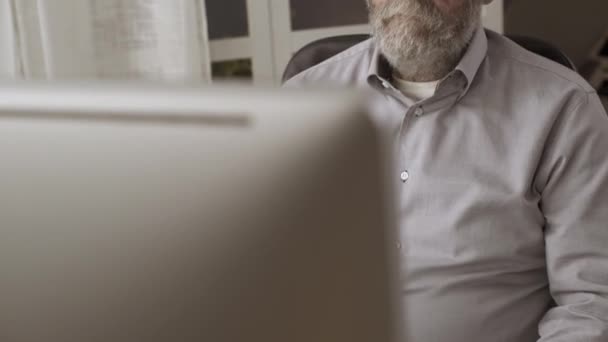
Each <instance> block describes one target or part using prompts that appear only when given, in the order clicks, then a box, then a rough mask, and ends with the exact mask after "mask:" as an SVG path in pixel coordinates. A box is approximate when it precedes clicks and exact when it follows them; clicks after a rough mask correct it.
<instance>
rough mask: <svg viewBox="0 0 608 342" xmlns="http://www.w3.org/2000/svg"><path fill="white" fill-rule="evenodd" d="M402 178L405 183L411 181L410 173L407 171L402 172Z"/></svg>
mask: <svg viewBox="0 0 608 342" xmlns="http://www.w3.org/2000/svg"><path fill="white" fill-rule="evenodd" d="M400 178H401V181H403V183H405V182H407V181H408V179H410V173H409V172H407V171H403V172H401V176H400Z"/></svg>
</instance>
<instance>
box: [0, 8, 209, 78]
mask: <svg viewBox="0 0 608 342" xmlns="http://www.w3.org/2000/svg"><path fill="white" fill-rule="evenodd" d="M210 73H211V72H210V57H209V41H208V38H207V24H206V14H205V6H204V0H0V78H2V77H4V78H6V77H10V78H23V79H155V80H176V81H195V82H196V81H209V80H210V79H211V75H210Z"/></svg>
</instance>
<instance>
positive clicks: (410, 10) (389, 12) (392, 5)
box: [368, 0, 450, 22]
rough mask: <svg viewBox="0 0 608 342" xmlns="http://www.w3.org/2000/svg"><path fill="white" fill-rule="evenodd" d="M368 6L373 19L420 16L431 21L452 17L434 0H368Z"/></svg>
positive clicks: (445, 20)
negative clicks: (378, 1) (375, 0)
mask: <svg viewBox="0 0 608 342" xmlns="http://www.w3.org/2000/svg"><path fill="white" fill-rule="evenodd" d="M368 7H369V13H370V17H371V18H372V20H374V19H376V20H378V19H380V20H382V21H384V22H388V21H391V20H392V19H394V18H395V17H406V18H411V19H413V18H418V19H423V20H424V21H431V22H437V21H444V22H447V21H449V19H450V18H449V17H450V16H448V15H446V14H444V13H443V12H442V11H441V10H440V9H439V7H438V6H437V5H436V4H435V2H434V1H432V0H388V1H386V2H384V3H382V4H378V5H374V4H372V3H371V0H368Z"/></svg>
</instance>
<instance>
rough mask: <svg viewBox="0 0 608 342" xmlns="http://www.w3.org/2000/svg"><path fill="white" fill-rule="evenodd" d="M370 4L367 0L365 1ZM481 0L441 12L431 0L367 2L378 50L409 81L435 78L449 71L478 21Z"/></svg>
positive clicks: (473, 0)
mask: <svg viewBox="0 0 608 342" xmlns="http://www.w3.org/2000/svg"><path fill="white" fill-rule="evenodd" d="M368 3H369V1H368ZM481 6H482V5H481V1H479V0H469V1H467V2H466V3H465V4H463V5H462V7H461V8H458V9H456V10H455V12H453V13H450V14H449V15H448V14H445V13H443V12H442V11H441V10H440V9H439V8H437V6H436V5H435V4H434V3H433V1H432V0H388V1H387V2H386V3H385V4H383V5H380V6H377V5H376V6H374V5H370V6H369V7H370V22H371V24H372V29H373V33H374V37H375V39H376V43H377V44H378V47H379V49H380V52H381V53H382V54H383V55H384V57H385V58H386V59H387V61H388V62H389V64H390V65H391V66H392V67H393V68H394V69H395V70H396V71H397V73H398V75H399V76H400V77H401V78H403V79H405V80H408V81H413V82H428V81H436V80H439V79H441V78H443V77H444V76H446V75H447V74H448V73H450V72H451V71H452V70H454V68H455V67H456V65H457V64H458V62H459V61H460V59H461V58H462V55H463V54H464V51H465V50H466V48H467V46H468V44H469V42H470V41H471V39H472V37H473V35H474V33H475V31H476V30H477V28H478V27H479V25H480V22H481Z"/></svg>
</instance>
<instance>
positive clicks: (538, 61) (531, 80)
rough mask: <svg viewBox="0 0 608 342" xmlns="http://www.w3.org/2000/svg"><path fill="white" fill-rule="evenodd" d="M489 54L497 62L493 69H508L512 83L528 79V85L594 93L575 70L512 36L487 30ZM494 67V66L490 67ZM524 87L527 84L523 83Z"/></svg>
mask: <svg viewBox="0 0 608 342" xmlns="http://www.w3.org/2000/svg"><path fill="white" fill-rule="evenodd" d="M487 36H488V58H489V62H490V64H492V63H493V62H496V61H498V63H496V64H497V65H498V67H496V66H495V67H494V68H493V71H495V72H503V73H509V76H508V79H510V80H512V81H513V82H512V83H511V84H514V85H515V86H518V87H519V86H522V84H518V83H519V82H518V81H520V80H525V82H526V83H527V84H528V85H533V86H537V85H538V86H541V85H542V86H544V87H547V88H555V89H562V90H575V89H576V90H578V91H579V92H585V93H591V92H594V91H595V90H594V89H593V87H591V85H589V83H588V82H587V81H586V80H585V79H584V78H583V77H582V76H581V75H579V74H578V73H577V72H576V71H574V70H572V69H569V68H567V67H566V66H563V65H561V64H559V63H557V62H554V61H552V60H550V59H547V58H545V57H543V56H540V55H537V54H535V53H533V52H530V51H528V50H526V49H525V48H523V47H522V46H520V45H518V44H517V43H515V42H514V41H512V40H511V39H509V38H507V37H505V36H503V35H500V34H498V33H495V32H492V31H488V32H487ZM491 68H492V67H491ZM524 88H525V87H524Z"/></svg>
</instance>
